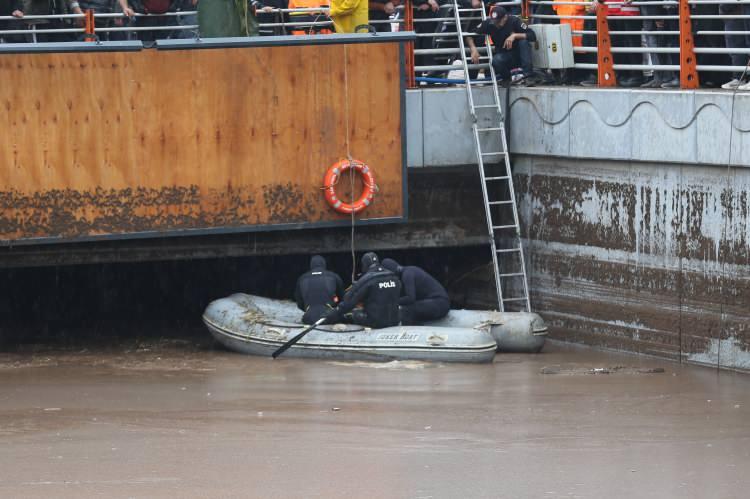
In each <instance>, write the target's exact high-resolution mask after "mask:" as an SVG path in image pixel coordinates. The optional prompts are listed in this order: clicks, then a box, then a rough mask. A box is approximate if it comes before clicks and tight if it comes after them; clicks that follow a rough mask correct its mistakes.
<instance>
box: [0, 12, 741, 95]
mask: <svg viewBox="0 0 750 499" xmlns="http://www.w3.org/2000/svg"><path fill="white" fill-rule="evenodd" d="M590 4H591V2H588V1H582V2H578V1H571V0H559V1H558V0H515V1H507V2H497V3H494V4H493V5H501V6H504V7H506V9H508V10H509V11H510V12H511V13H514V14H515V13H518V14H520V16H521V17H523V18H524V19H525V20H526V21H527V22H531V23H537V22H542V23H560V22H576V23H577V24H578V25H579V27H577V28H575V29H573V30H572V36H573V37H576V38H578V39H582V40H583V43H582V44H578V46H576V47H574V53H575V56H576V61H575V64H574V67H573V69H574V70H576V71H580V72H597V73H599V74H600V75H601V73H603V72H604V71H605V70H609V71H611V72H612V74H613V75H614V74H616V73H621V72H627V73H628V74H632V73H635V74H638V73H642V72H654V71H657V72H672V73H674V74H678V73H679V74H680V75H681V86H682V87H683V88H687V87H690V88H694V87H695V85H696V81H697V77H698V74H697V73H696V74H693V75H692V76H693V78H692V79H691V80H690V82H689V83H688V81H687V80H688V76H687V75H688V73H690V72H691V71H692V72H693V73H695V72H698V73H703V72H715V73H740V72H742V71H745V69H746V66H745V65H742V64H737V63H736V61H739V60H740V59H742V58H743V57H744V56H749V55H750V46H744V47H743V46H739V47H736V48H732V47H730V48H727V47H726V46H725V43H724V40H725V38H727V37H733V36H736V37H741V36H750V0H644V1H633V2H629V3H627V5H628V6H629V7H638V8H639V9H641V11H640V12H637V15H612V14H610V15H606V13H605V14H604V15H603V14H602V12H601V10H602V9H601V8H600V9H599V12H597V13H591V12H584V13H581V14H580V15H558V14H557V13H555V12H554V10H553V7H559V6H565V5H568V6H570V5H572V6H577V7H581V8H582V9H584V8H585V7H587V6H588V5H590ZM605 5H606V7H607V8H610V7H620V6H622V5H625V2H608V3H606V4H605ZM722 5H724V6H732V7H733V8H734V9H735V10H739V11H740V12H739V13H737V12H731V13H720V12H719V7H720V6H722ZM482 8H487V6H483V7H480V8H476V9H472V8H471V7H470V6H469V4H468V3H467V9H466V10H467V13H470V12H471V10H474V11H475V12H476V16H474V17H468V18H464V20H465V22H467V23H474V22H477V24H478V22H479V20H480V19H481V15H480V14H481V12H480V9H482ZM653 9H660V12H657V13H654V12H653ZM328 11H329V9H328V8H327V7H315V8H304V9H271V10H270V11H258V15H260V16H262V17H263V20H264V22H260V23H259V25H258V26H259V29H260V30H261V35H268V34H277V35H284V34H291V33H297V32H305V33H311V32H315V33H320V32H321V31H322V32H323V33H328V32H331V31H332V30H333V23H332V21H331V19H330V18H329V17H328V15H327V13H328ZM89 15H91V17H90V18H89V17H88V16H89ZM196 15H197V11H178V12H168V13H165V14H136V15H135V16H133V17H131V18H128V17H126V16H125V15H124V14H122V13H100V14H99V13H91V14H89V13H86V14H58V15H28V16H24V17H22V18H16V17H13V16H1V17H0V22H1V23H2V24H0V26H2V29H0V39H4V41H5V42H8V41H22V42H32V43H34V42H38V41H72V40H75V39H81V38H84V39H89V40H96V39H128V38H140V39H156V38H174V37H178V38H179V37H181V38H191V37H198V36H199V35H198V28H199V26H198V24H197V22H196ZM269 15H270V16H273V19H274V22H265V21H267V20H268V16H269ZM298 16H299V17H304V19H295V17H298ZM311 17H312V19H311ZM154 18H157V19H158V21H157V20H156V19H154ZM597 19H598V20H599V21H601V22H597ZM686 21H687V23H688V25H690V26H692V28H691V29H689V33H686V32H685V28H684V24H685V22H686ZM727 21H737V22H739V23H744V27H740V28H739V29H738V28H736V27H735V28H734V29H727V26H720V23H722V22H723V23H727ZM602 22H603V23H604V24H602ZM581 23H583V26H582V27H580V24H581ZM657 23H659V24H660V25H661V23H664V24H663V25H661V26H657ZM370 24H371V25H373V26H374V27H375V29H378V30H386V31H390V30H391V29H398V30H402V29H403V30H409V31H414V32H415V34H416V41H415V42H414V50H413V56H410V57H409V58H408V59H409V61H408V62H409V73H410V76H411V75H416V76H417V77H423V78H426V79H430V78H434V77H438V78H440V77H442V78H444V79H449V78H448V76H449V75H450V73H451V72H452V71H457V70H459V69H460V66H459V65H458V63H459V61H460V50H461V49H460V48H459V43H458V40H457V36H458V32H457V30H456V26H455V16H454V15H453V3H452V2H449V3H446V4H443V5H441V6H440V8H439V9H438V10H437V11H435V12H432V11H429V12H426V11H417V10H414V7H413V5H412V0H405V3H404V5H401V6H398V7H397V8H396V11H395V12H394V14H392V15H391V17H390V18H389V19H377V20H371V21H370ZM471 27H472V26H471V24H469V25H467V26H465V27H464V29H463V31H464V32H465V33H466V34H467V35H469V36H477V35H476V33H473V32H471V29H468V28H471ZM721 27H724V29H723V30H722V29H719V28H721ZM13 28H17V29H13ZM600 30H606V33H607V35H608V37H611V42H612V43H611V47H610V46H602V45H601V43H599V40H600V38H601V36H599V35H601V34H602V33H600ZM686 34H689V35H690V36H689V38H690V39H691V40H692V42H691V43H689V44H686V43H684V40H682V41H683V43H681V38H684V37H685V35H686ZM681 35H683V36H681ZM323 36H324V35H323ZM635 41H637V43H636V42H635ZM466 50H467V52H468V51H469V49H468V48H466ZM478 51H479V55H480V58H479V63H477V64H471V65H470V69H472V70H475V71H477V72H482V71H484V72H485V73H486V74H488V73H489V71H487V70H488V67H489V64H490V61H489V60H488V57H487V53H486V50H485V49H484V48H483V47H478ZM730 55H731V56H732V57H733V58H734V60H735V63H734V64H733V63H730V62H729V61H728V60H727V59H728V58H729V56H730ZM722 56H723V57H724V59H725V60H724V61H723V62H717V61H719V59H718V57H722ZM744 58H745V59H747V57H744ZM603 59H609V61H610V62H612V61H613V63H612V64H611V65H610V66H608V67H607V68H602V64H601V61H602V60H603ZM712 59H716V60H712ZM687 61H692V65H689V64H688V62H687ZM688 66H689V67H688ZM615 82H616V78H612V79H609V80H607V81H602V79H601V78H599V84H601V85H604V86H611V85H613V84H615ZM414 83H416V80H414Z"/></svg>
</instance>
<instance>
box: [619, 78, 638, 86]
mask: <svg viewBox="0 0 750 499" xmlns="http://www.w3.org/2000/svg"><path fill="white" fill-rule="evenodd" d="M619 83H620V86H621V87H625V88H633V87H640V86H641V85H642V84H643V78H638V77H637V76H635V77H633V78H623V79H622V80H620V82H619Z"/></svg>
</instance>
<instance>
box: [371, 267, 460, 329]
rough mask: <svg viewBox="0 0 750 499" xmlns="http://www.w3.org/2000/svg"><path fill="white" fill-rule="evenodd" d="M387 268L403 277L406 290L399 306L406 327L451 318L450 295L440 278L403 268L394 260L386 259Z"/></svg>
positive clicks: (417, 270)
mask: <svg viewBox="0 0 750 499" xmlns="http://www.w3.org/2000/svg"><path fill="white" fill-rule="evenodd" d="M383 267H385V268H386V269H388V270H390V271H391V272H393V273H394V274H396V275H397V276H399V277H400V278H401V284H402V286H403V287H402V296H401V299H400V300H399V305H400V308H401V323H402V324H404V325H415V324H423V323H425V322H429V321H435V320H438V319H442V318H443V317H445V316H446V315H448V311H450V308H451V303H450V300H449V299H448V292H447V291H446V290H445V288H444V287H443V285H442V284H440V283H439V282H438V281H437V279H435V278H434V277H432V276H431V275H430V274H428V273H427V272H425V271H424V270H423V269H421V268H419V267H416V266H414V265H409V266H406V267H402V266H401V265H399V264H398V262H396V261H395V260H392V259H390V258H386V259H385V260H383Z"/></svg>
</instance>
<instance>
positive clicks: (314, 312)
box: [294, 255, 344, 324]
mask: <svg viewBox="0 0 750 499" xmlns="http://www.w3.org/2000/svg"><path fill="white" fill-rule="evenodd" d="M342 296H344V282H343V281H342V280H341V278H340V277H339V276H338V275H337V274H336V273H334V272H331V271H330V270H326V261H325V259H324V258H323V257H322V256H320V255H314V256H313V257H312V258H310V271H309V272H305V273H304V274H302V275H301V276H300V278H299V279H297V287H296V289H295V290H294V300H295V301H296V302H297V306H298V307H299V309H300V310H302V311H304V312H305V315H303V316H302V322H304V323H305V324H315V323H316V322H317V321H318V320H319V319H321V318H322V317H325V316H326V315H327V314H328V313H329V312H330V311H331V310H333V309H334V308H335V307H336V304H337V303H338V302H339V300H340V298H341V297H342Z"/></svg>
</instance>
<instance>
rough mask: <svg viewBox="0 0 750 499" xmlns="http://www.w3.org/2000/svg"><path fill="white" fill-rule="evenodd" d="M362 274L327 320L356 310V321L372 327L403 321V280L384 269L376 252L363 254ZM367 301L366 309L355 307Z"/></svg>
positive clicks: (339, 317)
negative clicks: (400, 313)
mask: <svg viewBox="0 0 750 499" xmlns="http://www.w3.org/2000/svg"><path fill="white" fill-rule="evenodd" d="M361 265H362V266H361V268H362V277H360V278H359V280H358V281H357V282H355V283H354V284H352V287H351V288H349V290H348V291H347V292H346V295H345V296H344V300H343V301H342V302H341V303H339V306H338V307H337V308H336V309H335V310H333V311H331V312H330V313H329V314H328V317H327V320H326V322H327V323H329V324H331V323H334V322H338V321H340V320H342V319H343V318H344V314H347V313H348V312H352V314H351V321H350V322H353V323H354V324H359V325H361V326H366V327H371V328H383V327H390V326H397V325H398V323H399V313H398V300H399V298H400V297H401V281H400V280H399V278H398V277H397V276H396V274H394V273H393V272H391V271H390V270H387V269H385V268H383V267H382V266H381V265H380V262H379V261H378V255H376V254H375V253H365V254H364V255H362V262H361ZM359 303H363V304H364V308H356V309H355V308H354V307H356V306H357V304H359Z"/></svg>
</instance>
